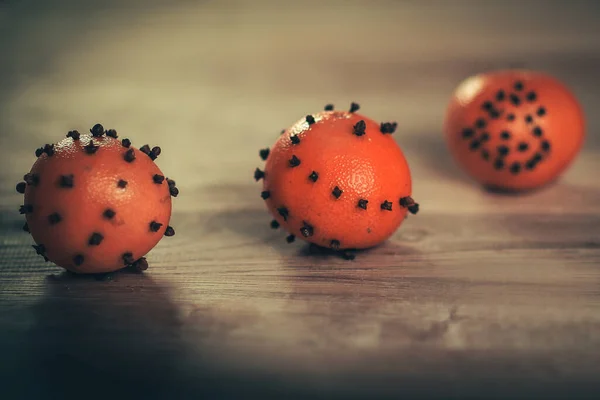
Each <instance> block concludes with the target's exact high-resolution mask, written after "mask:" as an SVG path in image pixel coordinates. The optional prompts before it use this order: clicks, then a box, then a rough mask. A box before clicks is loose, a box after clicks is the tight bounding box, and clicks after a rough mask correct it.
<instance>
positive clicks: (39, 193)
mask: <svg viewBox="0 0 600 400" xmlns="http://www.w3.org/2000/svg"><path fill="white" fill-rule="evenodd" d="M160 152H161V150H160V148H159V147H153V148H150V146H148V145H144V146H142V147H140V148H139V149H137V148H135V147H133V146H132V145H131V142H130V141H129V140H128V139H123V140H119V139H118V135H117V132H116V131H115V130H114V129H109V130H107V131H106V130H104V128H103V126H102V125H100V124H96V125H94V127H93V128H92V129H90V133H88V134H80V133H79V132H78V131H71V132H69V133H68V134H67V137H66V138H65V139H63V140H61V141H60V142H58V143H56V144H47V145H45V146H44V147H41V148H39V149H37V151H36V156H37V157H38V158H37V160H36V162H35V163H34V164H33V166H32V168H31V171H30V172H29V173H27V174H26V175H25V176H24V181H23V182H20V183H18V184H17V186H16V189H17V191H18V192H19V193H22V194H24V204H23V205H22V206H21V208H20V212H21V214H25V217H26V220H27V222H26V224H25V225H24V227H23V229H24V230H25V231H27V232H30V233H31V235H32V237H33V240H34V241H35V243H36V244H35V245H33V247H34V249H35V251H36V252H37V253H38V254H39V255H41V256H42V257H43V258H44V260H46V261H52V262H54V263H55V264H57V265H59V266H61V267H63V268H65V269H68V270H70V271H73V272H76V273H107V272H112V271H116V270H118V269H121V268H124V267H126V266H134V267H135V268H137V269H140V270H144V269H146V268H147V262H146V260H145V258H144V256H145V255H146V253H148V252H149V251H150V250H151V249H152V248H153V247H154V246H155V245H156V244H157V243H158V242H159V241H160V239H161V238H162V237H163V236H172V235H174V233H175V231H174V230H173V228H172V227H171V226H169V221H170V218H171V207H172V204H171V197H173V196H177V195H178V193H179V190H178V189H177V187H176V186H175V182H174V181H173V180H171V179H168V178H165V176H164V175H163V173H162V172H161V170H160V169H159V168H158V166H157V165H156V163H155V162H154V161H155V159H156V158H157V157H158V155H159V154H160Z"/></svg>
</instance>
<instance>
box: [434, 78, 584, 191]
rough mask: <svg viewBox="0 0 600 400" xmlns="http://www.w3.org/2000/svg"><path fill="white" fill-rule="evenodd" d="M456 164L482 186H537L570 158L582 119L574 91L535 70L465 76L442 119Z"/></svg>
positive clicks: (555, 174) (576, 147) (579, 136)
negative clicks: (443, 119) (466, 77)
mask: <svg viewBox="0 0 600 400" xmlns="http://www.w3.org/2000/svg"><path fill="white" fill-rule="evenodd" d="M444 134H445V138H446V142H447V144H448V147H449V149H450V152H451V153H452V155H453V157H454V158H455V160H456V161H457V162H458V164H459V165H460V166H461V167H462V168H463V169H464V170H465V171H466V172H467V173H468V174H469V175H470V176H471V177H473V178H474V179H475V180H477V181H478V182H480V183H481V184H483V185H484V186H487V187H491V188H495V189H504V190H511V191H519V190H527V189H534V188H538V187H541V186H543V185H545V184H547V183H549V182H552V181H554V180H555V179H557V178H558V177H559V176H560V174H561V173H563V172H564V171H565V169H566V168H567V167H568V166H569V165H570V164H571V163H572V162H573V160H574V159H575V157H576V156H577V154H578V153H579V151H580V149H581V146H582V144H583V141H584V134H585V121H584V114H583V110H582V108H581V105H580V104H579V102H578V101H577V99H576V98H575V96H574V95H573V93H572V92H571V91H570V90H569V89H568V88H567V87H566V86H565V85H564V84H563V83H561V82H559V81H558V80H557V79H556V78H554V77H552V76H550V75H547V74H544V73H541V72H536V71H523V70H503V71H496V72H489V73H483V74H479V75H475V76H472V77H469V78H468V79H466V80H464V81H463V82H462V83H461V84H460V85H459V86H458V87H457V89H456V90H455V91H454V93H453V94H452V97H451V100H450V103H449V106H448V109H447V112H446V118H445V121H444Z"/></svg>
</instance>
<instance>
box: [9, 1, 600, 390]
mask: <svg viewBox="0 0 600 400" xmlns="http://www.w3.org/2000/svg"><path fill="white" fill-rule="evenodd" d="M32 4H36V7H32ZM315 10H318V11H315ZM597 10H598V5H597V3H596V2H593V1H569V2H559V1H538V0H531V1H527V2H517V1H514V2H511V1H507V2H502V3H498V4H496V3H493V2H486V3H485V4H483V3H478V2H474V1H456V2H445V1H427V2H425V1H424V2H408V1H406V2H400V1H375V2H364V1H354V0H352V1H331V2H317V1H316V0H315V1H312V0H310V1H299V2H275V1H273V0H262V1H253V2H244V1H222V2H221V1H220V2H190V1H183V0H180V1H173V2H169V6H165V5H164V4H163V3H161V2H158V1H150V2H148V1H146V2H142V1H137V0H132V1H129V2H120V1H119V2H117V1H116V0H106V1H103V2H101V3H100V2H99V3H98V4H96V5H91V3H90V4H85V5H84V4H83V3H82V2H75V1H69V0H60V1H55V2H52V5H49V4H48V3H36V2H16V1H10V0H9V1H6V2H2V3H0V33H1V35H0V54H2V55H3V58H2V59H1V61H2V62H0V76H2V78H1V79H0V85H1V87H2V90H1V91H0V104H1V105H2V107H0V131H1V134H0V139H1V141H2V142H1V145H2V148H3V149H4V150H5V152H4V153H3V157H2V161H1V162H2V167H3V168H0V183H1V184H2V185H1V187H2V189H0V221H1V228H0V383H1V386H0V398H3V399H4V398H6V399H11V400H12V399H65V398H81V397H84V396H85V397H87V398H107V397H111V398H112V397H117V398H120V397H125V396H128V397H130V398H157V399H197V398H210V399H222V398H313V399H319V398H324V399H325V398H326V399H332V398H340V399H354V398H357V399H358V398H361V399H362V398H365V399H374V398H390V399H398V398H402V397H408V398H439V399H450V398H457V399H459V398H460V399H466V398H542V399H552V398H568V399H575V398H596V397H597V396H598V393H600V392H599V391H600V381H599V380H598V376H599V373H600V368H599V367H598V366H599V365H600V290H599V287H600V271H599V270H598V266H599V265H600V228H599V227H600V183H599V181H598V179H597V171H599V170H600V157H599V155H600V136H599V135H598V133H597V132H598V129H599V128H600V126H599V125H600V117H598V115H597V113H595V112H594V110H595V109H596V108H597V107H598V105H600V92H599V91H598V88H599V87H600V85H599V83H600V78H599V77H598V74H597V71H598V68H599V67H600V49H598V46H597V43H599V42H600V29H599V28H598V25H597V23H596V21H595V17H594V15H596V14H595V13H597ZM74 32H76V33H77V34H74ZM509 65H526V66H528V67H532V68H540V69H544V70H546V71H549V72H550V73H553V74H555V75H557V76H558V77H559V78H561V79H562V80H564V81H565V82H566V83H567V84H569V86H570V87H571V88H572V89H573V90H574V92H575V93H576V95H577V96H578V97H579V98H580V100H581V102H582V104H583V106H584V108H585V110H586V111H587V114H588V138H587V141H586V144H585V147H584V149H583V151H582V153H581V155H580V157H579V158H578V159H577V160H576V162H575V163H574V164H573V166H572V167H571V168H570V169H569V170H568V171H567V173H566V174H565V175H564V176H563V177H561V179H560V180H559V181H557V182H555V183H554V184H552V185H550V186H548V187H546V188H543V189H542V190H539V191H536V192H532V193H527V194H523V195H519V196H516V195H506V194H498V193H490V192H487V191H485V190H483V189H482V188H480V187H478V186H477V185H475V184H474V183H473V182H472V181H471V180H469V179H468V178H467V177H466V176H465V175H464V174H463V173H462V172H461V171H460V170H459V169H458V167H457V166H456V165H455V164H454V162H453V160H452V159H451V158H450V156H449V154H448V152H447V151H446V148H445V145H444V143H443V141H442V140H441V133H440V126H441V121H442V118H443V113H444V107H445V104H446V101H447V99H448V96H449V94H450V92H451V90H452V89H453V87H454V86H455V85H456V84H457V83H458V81H459V80H460V79H462V78H464V77H466V76H467V75H469V74H471V73H474V72H478V71H480V70H483V69H488V68H495V67H502V66H509ZM355 100H356V101H360V102H361V105H362V107H363V109H364V110H365V113H366V114H369V115H372V116H373V117H374V118H377V119H381V120H390V119H397V120H398V121H399V126H400V128H399V131H398V132H397V134H396V136H395V137H396V139H397V140H398V143H399V144H400V145H401V146H402V147H403V149H404V150H405V152H406V154H407V156H408V157H409V162H410V165H411V169H412V172H413V177H414V181H415V188H414V195H415V198H416V199H417V200H418V201H419V203H420V204H421V212H420V213H419V215H417V216H414V217H413V216H411V217H409V219H408V220H406V221H405V223H404V224H403V225H402V227H401V228H400V229H399V230H398V232H397V233H396V234H395V235H394V236H393V237H392V238H391V239H390V240H389V241H388V242H386V243H385V244H384V245H382V246H380V247H378V248H375V249H372V250H370V251H366V252H361V253H359V254H358V257H357V259H356V260H355V261H352V262H348V261H345V260H342V259H340V258H338V257H336V256H334V255H331V254H326V253H322V252H316V251H314V250H311V249H310V248H309V247H308V246H306V245H303V244H301V243H294V244H292V245H288V244H287V243H286V242H285V240H284V238H285V233H284V232H281V231H274V230H272V229H270V228H269V226H268V223H269V221H270V218H269V215H268V214H267V212H266V210H265V208H264V205H263V204H262V200H261V199H260V197H259V193H260V187H259V186H258V185H257V184H255V183H254V182H253V181H252V171H253V170H254V168H255V167H256V166H258V165H260V160H259V158H258V149H259V148H261V147H265V146H269V145H270V144H271V143H272V142H273V141H274V139H275V138H276V137H277V133H278V132H279V130H280V129H281V128H282V127H284V126H287V125H290V124H291V123H292V122H293V121H294V120H296V119H298V118H299V117H301V116H302V115H304V114H305V113H307V112H312V111H314V110H318V109H320V108H321V107H322V105H323V104H325V103H328V102H334V103H336V104H340V107H341V105H342V104H348V103H349V102H350V101H355ZM99 121H100V122H103V123H104V124H105V125H107V126H110V127H115V128H116V129H117V130H118V131H119V133H120V134H121V135H127V136H129V137H131V139H132V140H133V141H134V143H138V144H139V143H140V142H144V143H146V142H148V143H151V144H160V145H161V147H162V148H163V154H162V155H161V157H160V158H159V160H158V164H159V166H160V167H161V168H162V169H163V171H165V172H168V175H170V176H172V177H173V178H175V179H177V183H178V187H179V188H180V189H181V196H180V197H178V198H177V199H176V200H175V210H176V212H175V214H174V215H173V220H172V225H173V226H175V228H176V231H177V234H176V236H175V237H173V238H165V240H163V241H162V242H161V243H160V244H159V245H158V246H157V247H156V248H155V249H154V250H153V251H152V252H151V253H150V254H149V255H148V260H149V262H150V265H151V267H150V269H149V270H148V271H147V272H146V273H143V274H136V273H131V272H127V271H123V272H120V273H117V274H114V275H111V276H103V277H76V276H73V275H71V274H68V273H64V272H62V270H61V269H59V268H57V267H55V266H53V265H51V264H48V263H44V262H43V260H41V259H39V258H37V257H36V256H35V254H34V252H33V251H32V250H31V247H30V245H31V244H32V242H31V238H30V237H29V236H28V235H27V234H25V233H24V232H22V230H21V226H22V218H21V216H20V215H19V214H18V212H17V211H16V210H17V209H18V205H19V204H20V201H21V199H20V197H19V196H18V195H17V194H16V193H14V187H13V186H14V183H16V182H17V181H18V180H19V179H20V178H21V176H22V175H23V173H24V172H26V171H27V170H28V168H29V166H30V164H31V163H32V161H33V150H34V149H35V148H36V147H38V146H39V145H40V144H43V143H44V142H46V141H54V140H56V138H57V137H58V136H60V135H62V133H61V132H63V131H64V132H66V131H67V130H69V129H80V130H85V129H87V127H88V126H90V127H91V125H93V124H94V123H96V122H99ZM142 144H143V143H142Z"/></svg>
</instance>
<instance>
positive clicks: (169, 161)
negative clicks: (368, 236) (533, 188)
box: [0, 0, 600, 212]
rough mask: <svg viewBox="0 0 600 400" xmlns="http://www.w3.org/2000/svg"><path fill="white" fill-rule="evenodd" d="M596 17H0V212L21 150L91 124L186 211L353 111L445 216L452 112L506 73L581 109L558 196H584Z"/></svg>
mask: <svg viewBox="0 0 600 400" xmlns="http://www.w3.org/2000/svg"><path fill="white" fill-rule="evenodd" d="M599 16H600V3H598V2H596V1H594V0H589V1H585V0H565V1H559V0H525V1H519V0H506V1H501V2H492V1H485V0H481V1H477V0H422V1H416V0H415V1H397V0H396V1H395V0H372V1H359V0H328V1H318V0H301V1H276V0H253V1H245V0H221V1H216V0H214V1H186V0H172V1H166V0H165V1H159V0H147V1H143V0H105V1H78V0H56V1H52V2H47V1H39V0H38V1H36V0H3V1H1V2H0V54H1V56H0V57H1V58H0V134H1V145H2V149H3V150H4V153H3V157H2V165H3V166H4V168H2V169H1V171H0V178H1V179H2V180H3V181H6V182H7V183H8V182H10V185H8V186H6V185H3V186H2V188H3V189H2V190H6V191H7V193H8V192H10V194H11V195H12V196H8V197H7V196H4V197H3V198H2V201H3V202H4V204H2V205H3V206H9V205H10V206H11V207H12V204H14V201H17V195H16V194H14V193H12V192H13V191H14V190H13V189H14V188H13V187H12V186H13V185H12V183H13V181H15V182H16V181H17V180H18V179H20V177H21V175H22V174H23V173H24V172H26V171H27V170H28V168H29V167H30V165H31V163H32V162H33V161H34V157H33V150H34V149H35V148H37V147H38V146H40V145H42V144H43V143H45V142H51V141H56V140H57V138H60V137H62V135H63V134H64V133H65V132H67V131H68V130H71V129H78V130H80V131H82V130H83V131H85V130H87V129H89V127H91V126H92V125H93V124H94V123H96V122H101V123H102V124H103V125H105V126H106V127H107V128H108V127H113V128H115V129H117V131H118V132H119V133H120V134H121V135H126V136H129V137H130V138H131V139H132V140H133V142H134V144H138V145H141V144H143V143H147V142H149V143H150V144H151V145H153V144H158V145H160V146H162V148H163V155H162V156H161V159H160V166H161V168H162V169H163V170H166V171H169V173H170V174H171V175H173V176H175V177H177V178H178V181H180V182H181V183H180V185H181V188H182V189H184V190H186V191H187V192H188V193H189V190H190V189H198V188H199V187H201V186H202V185H206V184H219V185H228V184H243V183H247V182H249V177H250V176H251V173H252V170H253V169H254V167H255V166H256V164H257V161H258V160H257V156H256V151H257V149H258V148H260V147H264V146H268V145H270V144H271V143H272V142H273V141H274V139H275V138H276V135H277V133H278V132H279V131H280V130H281V129H282V128H284V127H287V126H289V125H290V124H291V123H292V122H294V121H296V120H297V119H298V118H300V117H302V116H303V115H305V114H306V113H311V112H315V111H318V110H320V109H321V108H322V106H323V105H324V104H326V103H329V102H331V103H334V104H336V105H337V107H339V108H346V107H347V106H348V104H349V103H350V102H351V101H357V102H359V103H360V104H361V106H362V111H363V112H364V113H365V115H368V116H370V117H372V118H374V119H376V120H377V119H379V120H397V121H398V122H399V129H398V134H397V135H396V139H397V140H398V142H399V143H400V144H401V146H402V147H403V148H405V150H406V152H407V155H408V157H409V162H410V163H411V167H412V170H413V174H414V176H415V195H416V196H417V197H419V198H424V199H426V202H427V203H428V204H427V207H428V208H429V209H430V210H432V209H436V210H444V211H445V210H451V209H450V208H448V207H449V206H448V204H447V202H441V201H437V200H436V198H439V197H440V192H439V190H441V189H440V188H444V191H445V190H447V189H449V188H454V189H456V188H458V187H459V186H458V185H463V186H462V188H471V186H464V184H465V183H470V182H469V181H468V180H465V177H464V175H463V174H462V173H460V172H459V171H458V170H457V169H456V167H455V165H454V163H453V162H452V161H451V160H450V159H449V157H448V155H447V153H446V151H445V145H444V143H443V142H442V141H441V125H442V120H443V115H444V111H445V107H446V104H447V101H448V98H449V96H450V94H451V92H452V90H453V88H454V87H455V86H456V85H457V84H458V83H459V82H460V81H461V80H462V79H464V78H465V77H467V76H469V75H470V74H473V73H477V72H481V71H486V70H491V69H498V68H506V67H513V66H516V67H526V68H531V69H541V70H544V71H546V72H549V73H551V74H554V75H556V76H557V77H558V78H559V79H561V80H563V81H564V82H565V83H566V84H567V85H569V87H570V88H571V89H572V90H573V91H574V93H575V94H576V95H577V96H578V98H579V99H580V101H581V102H582V104H583V106H584V108H585V111H586V112H587V114H588V117H589V121H588V128H589V133H588V138H587V142H586V145H585V148H584V150H583V154H582V157H581V158H582V159H584V161H582V162H579V163H575V164H574V166H573V168H571V169H570V170H569V173H568V175H567V178H566V181H567V182H569V183H572V184H575V185H584V186H585V185H588V184H590V183H593V182H594V181H595V177H594V176H593V174H592V173H591V172H590V171H591V170H598V168H600V164H599V163H598V162H599V161H598V157H595V156H594V155H593V151H594V150H597V149H598V147H600V136H599V135H598V133H597V132H598V124H599V122H600V118H598V117H596V113H595V111H594V110H595V107H596V106H597V104H599V102H600V90H599V87H600V77H599V75H598V73H597V71H599V70H600V24H598V18H599ZM142 142H143V143H142ZM579 161H581V160H579ZM215 171H218V173H216V172H215ZM481 195H482V194H481V193H480V192H477V191H470V192H469V191H467V193H465V196H467V198H469V199H471V200H472V201H471V202H470V203H471V205H470V207H471V210H472V211H475V210H478V209H481V211H486V212H487V211H489V208H488V207H487V206H485V204H487V203H485V202H482V201H479V198H480V197H479V196H481ZM557 195H558V194H557ZM547 196H548V195H547ZM579 197H581V196H579ZM499 201H500V202H501V201H502V200H499ZM195 203H196V202H195V201H193V200H192V198H191V196H187V197H185V198H184V197H182V199H181V201H180V202H179V205H178V207H179V208H178V209H179V210H185V209H194V207H196V204H195ZM525 203H527V201H525ZM534 203H539V201H537V200H536V201H532V203H531V204H534ZM257 204H258V203H257ZM496 206H498V204H495V205H494V208H495V207H496ZM524 206H526V204H525V205H524Z"/></svg>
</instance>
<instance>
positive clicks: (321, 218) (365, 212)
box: [254, 103, 419, 250]
mask: <svg viewBox="0 0 600 400" xmlns="http://www.w3.org/2000/svg"><path fill="white" fill-rule="evenodd" d="M358 110H359V106H358V104H356V103H352V105H351V107H350V110H349V111H338V110H334V107H333V106H332V105H327V106H326V107H325V111H322V112H319V113H316V114H311V115H307V116H305V117H303V118H302V119H300V120H299V121H297V122H296V123H294V124H293V125H292V126H291V127H290V128H288V129H286V130H285V131H283V132H282V134H281V136H280V137H279V139H278V140H277V141H276V143H275V144H274V146H273V147H272V148H271V149H269V148H266V149H263V150H261V151H260V156H261V158H262V159H263V160H266V165H265V168H264V171H263V170H261V169H259V168H257V169H256V170H255V173H254V178H255V179H256V180H257V181H258V180H260V179H262V180H263V190H262V193H261V197H262V198H263V199H264V200H265V203H266V206H267V208H268V210H269V211H270V213H271V214H272V215H273V218H274V220H273V221H272V222H271V226H272V227H273V228H278V227H280V226H281V227H283V228H284V229H285V230H287V231H288V232H289V235H288V237H287V241H288V242H292V241H293V240H294V238H295V237H299V238H301V239H304V240H306V241H308V242H310V243H313V244H315V245H317V246H320V247H326V248H331V249H333V250H351V249H365V248H369V247H373V246H376V245H378V244H380V243H382V242H383V241H385V240H386V239H388V238H389V237H390V236H391V235H392V234H393V233H394V232H395V231H396V230H397V229H398V227H399V226H400V224H401V223H402V221H403V220H404V219H405V217H406V214H407V212H411V213H413V214H415V213H417V211H418V210H419V205H418V204H417V203H415V202H414V201H413V199H412V197H411V195H412V182H411V174H410V169H409V165H408V163H407V161H406V158H405V156H404V154H403V152H402V150H401V149H400V147H399V146H398V144H397V143H396V141H395V140H394V138H393V137H392V133H394V131H395V130H396V127H397V124H396V123H395V122H394V123H392V122H385V123H377V122H375V121H373V120H372V119H369V118H367V117H365V116H363V115H360V114H359V113H357V111H358Z"/></svg>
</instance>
